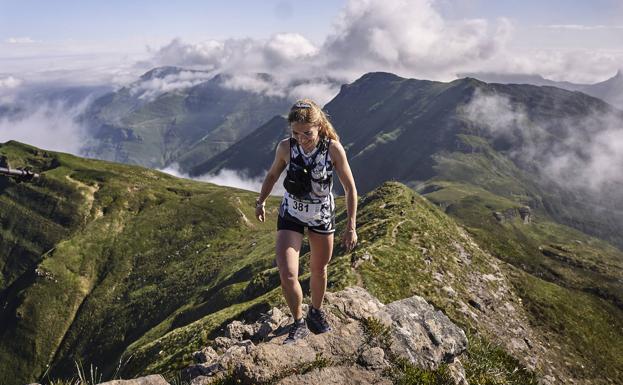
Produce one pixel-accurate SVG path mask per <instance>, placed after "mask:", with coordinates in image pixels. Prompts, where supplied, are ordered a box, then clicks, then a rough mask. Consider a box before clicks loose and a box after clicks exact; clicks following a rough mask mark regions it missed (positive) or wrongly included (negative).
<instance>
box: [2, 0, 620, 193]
mask: <svg viewBox="0 0 623 385" xmlns="http://www.w3.org/2000/svg"><path fill="white" fill-rule="evenodd" d="M161 66H178V67H183V68H186V69H188V71H183V72H181V73H179V74H174V75H171V76H166V77H163V78H153V79H149V80H139V77H140V75H141V74H143V73H145V72H147V71H149V70H151V69H153V68H156V67H161ZM621 68H623V0H522V1H519V0H315V1H313V2H310V1H305V2H304V1H295V0H261V1H260V0H253V1H252V0H228V1H205V0H203V1H199V0H185V1H175V2H174V1H165V0H124V1H120V0H109V1H106V2H103V1H92V0H82V1H78V0H55V1H44V0H19V1H17V0H10V1H9V0H0V111H1V109H2V108H3V105H4V106H7V105H9V106H10V105H11V103H17V102H16V101H20V100H21V99H19V98H20V97H22V96H23V95H25V94H26V95H28V94H29V93H30V94H33V95H36V94H37V93H38V92H39V91H40V90H41V89H45V87H48V88H47V89H50V87H51V86H52V88H53V87H60V88H62V87H67V86H108V87H112V88H116V87H123V86H128V87H130V90H131V92H134V93H135V95H139V97H141V98H154V97H157V96H158V95H159V94H161V93H163V92H169V91H173V90H176V89H180V88H185V87H189V86H192V85H195V84H198V83H200V82H202V81H205V80H206V79H209V78H210V77H211V76H214V75H215V74H217V73H226V74H228V75H230V76H228V77H227V79H228V80H227V81H226V82H225V83H224V86H225V87H229V88H232V89H244V90H247V91H253V92H258V93H264V94H268V95H279V96H284V97H288V98H290V99H292V100H294V99H296V98H299V97H302V96H306V97H312V98H313V99H315V100H316V101H318V102H319V103H320V104H324V103H327V102H328V101H330V100H331V98H333V97H334V96H335V95H336V94H337V92H338V91H339V85H340V84H344V83H349V82H352V81H354V80H356V79H357V78H359V77H360V76H362V75H363V74H365V73H367V72H372V71H386V72H392V73H395V74H397V75H400V76H403V77H410V78H418V79H430V80H437V81H451V80H454V79H456V78H457V77H458V76H461V74H466V73H473V72H497V73H514V74H517V73H521V74H540V75H542V76H544V77H546V78H548V79H552V80H558V81H563V80H564V81H570V82H575V83H596V82H600V81H603V80H606V79H608V78H610V77H612V76H613V75H614V74H615V73H616V72H617V70H619V69H621ZM191 70H192V71H191ZM258 73H268V74H270V75H272V77H271V78H270V79H267V78H266V77H257V76H255V75H256V74H258ZM31 100H34V102H31V103H30V106H29V105H27V104H23V103H22V106H21V108H22V110H21V112H20V113H19V114H17V115H16V116H14V117H13V118H11V117H9V118H6V117H5V118H0V142H3V141H6V140H9V139H16V140H20V141H23V142H26V143H31V144H34V145H37V146H40V147H44V148H48V149H51V150H57V151H67V152H72V153H79V152H80V148H81V141H80V138H81V135H83V134H84V132H85V128H84V127H82V126H80V124H79V123H78V120H77V119H76V117H77V116H79V115H80V114H81V112H82V111H83V110H84V108H85V106H87V105H88V102H89V100H83V101H82V102H81V103H79V104H74V105H65V104H58V103H39V102H38V101H37V99H31ZM481 104H482V105H475V107H474V111H480V110H483V108H484V109H487V111H489V112H490V113H489V114H482V113H480V114H475V115H474V116H476V117H479V118H482V116H489V115H491V114H493V115H494V116H496V117H498V116H510V117H513V119H514V120H517V119H518V118H517V119H516V117H517V116H521V113H520V112H517V111H512V110H509V108H506V107H505V106H506V105H507V103H506V102H505V101H504V100H501V101H499V100H496V101H495V103H492V102H491V101H490V100H485V101H484V102H483V103H481ZM483 106H484V107H483ZM485 107H486V108H485ZM513 119H511V120H513ZM587 121H590V119H587ZM617 122H618V121H617ZM617 124H618V123H617ZM615 126H616V127H615V128H613V129H611V130H610V129H608V130H606V131H604V132H605V133H606V134H607V135H604V136H603V138H602V139H603V140H601V139H600V141H599V143H600V146H601V147H599V148H598V149H596V150H595V157H594V159H595V162H593V163H590V164H594V166H595V167H592V166H591V167H589V168H586V175H589V176H590V175H596V174H597V173H596V172H595V170H596V169H601V168H604V167H603V166H604V165H612V164H620V163H621V150H620V149H621V148H623V136H622V135H620V132H621V130H620V127H619V126H618V125H615ZM608 127H609V126H608ZM612 133H614V134H612ZM66 138H74V140H73V141H72V140H67V139H66ZM537 147H538V146H537ZM537 147H535V148H537ZM604 149H605V150H604ZM603 154H610V155H608V156H605V157H604V156H603ZM563 155H565V156H559V157H558V158H556V159H553V160H552V162H550V163H552V164H555V165H558V166H557V168H556V170H554V171H556V172H555V173H554V174H556V173H558V174H560V175H563V174H564V172H561V171H560V170H562V171H565V170H568V169H575V168H577V165H578V162H577V161H576V159H575V158H573V157H571V158H570V157H569V156H567V153H565V154H563ZM591 159H592V158H591ZM606 168H607V167H606ZM615 169H616V170H620V168H615ZM565 172H566V171H565ZM556 175H557V174H556ZM603 175H605V177H604V178H601V179H599V180H597V182H595V183H594V185H595V186H597V187H598V188H599V187H600V186H601V185H602V184H603V181H604V180H605V181H607V180H611V179H612V176H611V175H610V174H603ZM220 177H222V179H225V180H229V179H231V178H232V176H231V175H229V174H227V175H221V176H220ZM234 177H235V176H234ZM622 178H623V177H622ZM617 180H618V179H617ZM254 183H255V184H257V183H259V182H258V181H255V182H254Z"/></svg>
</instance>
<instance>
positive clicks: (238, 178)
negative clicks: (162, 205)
mask: <svg viewBox="0 0 623 385" xmlns="http://www.w3.org/2000/svg"><path fill="white" fill-rule="evenodd" d="M160 171H162V172H165V173H167V174H170V175H173V176H176V177H178V178H185V179H193V180H198V181H201V182H208V183H213V184H216V185H219V186H227V187H235V188H240V189H243V190H249V191H254V192H257V193H259V192H260V189H261V188H262V183H263V182H264V178H265V176H266V175H265V174H264V175H262V176H259V177H256V178H250V177H249V176H248V175H247V174H246V173H245V172H244V171H236V170H227V169H223V170H221V171H219V172H218V173H216V174H205V175H201V176H198V177H190V176H189V175H188V174H185V173H183V172H181V171H180V170H179V166H178V165H177V164H172V165H170V166H169V167H166V168H164V169H161V170H160ZM282 178H283V175H282V176H281V178H280V180H279V181H277V183H275V187H274V188H273V191H272V192H271V195H277V196H279V195H283V193H284V192H285V190H284V189H283V187H282V185H283V179H282Z"/></svg>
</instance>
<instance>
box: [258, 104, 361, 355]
mask: <svg viewBox="0 0 623 385" xmlns="http://www.w3.org/2000/svg"><path fill="white" fill-rule="evenodd" d="M288 123H289V124H290V129H291V130H292V137H291V138H288V139H284V140H282V141H281V142H279V144H278V145H277V150H276V154H275V160H274V162H273V164H272V166H271V167H270V170H269V171H268V174H267V175H266V179H265V180H264V183H263V184H262V190H261V191H260V196H259V197H258V198H257V201H256V207H255V215H256V216H257V218H258V220H260V221H261V222H263V221H264V219H265V210H264V203H265V201H266V198H267V197H268V195H269V194H270V192H271V191H272V189H273V186H274V185H275V182H276V181H277V179H278V178H279V176H280V175H281V172H282V171H283V170H284V169H285V168H286V167H288V173H287V175H286V179H285V180H284V187H286V190H287V191H286V193H285V194H284V197H283V200H282V202H281V206H280V207H279V217H278V220H277V245H276V253H277V266H278V267H279V276H280V278H281V288H282V290H283V294H284V297H285V299H286V302H287V303H288V307H289V308H290V312H291V313H292V317H293V318H294V323H293V324H292V326H290V331H289V333H288V337H287V338H286V339H285V341H284V344H288V343H293V342H296V341H297V340H299V339H301V338H304V337H305V336H307V335H308V334H309V331H308V328H307V326H309V327H310V328H311V329H312V330H313V331H314V332H316V333H324V332H327V331H329V330H331V326H330V325H329V324H328V323H327V319H326V316H325V313H324V312H323V310H322V301H323V298H324V294H325V291H326V288H327V264H328V263H329V261H330V260H331V255H332V253H333V233H334V232H335V203H334V200H333V194H332V193H331V187H332V185H333V170H335V171H337V174H338V177H339V178H340V182H341V183H342V186H343V187H344V191H345V192H346V209H347V212H348V222H347V225H346V229H345V230H344V233H343V234H342V245H343V246H344V247H345V248H346V250H348V251H351V250H352V249H353V248H354V247H355V245H356V244H357V232H356V216H357V189H356V187H355V181H354V179H353V174H352V172H351V170H350V166H349V165H348V160H347V159H346V152H345V151H344V147H342V144H341V143H340V142H339V137H338V135H337V133H336V132H335V129H334V128H333V126H332V125H331V123H330V122H329V120H328V119H327V116H326V115H325V113H324V112H323V111H322V110H321V109H320V107H318V105H317V104H316V103H314V102H313V101H311V100H309V99H303V100H299V101H298V102H296V103H295V104H294V105H293V106H292V108H291V109H290V113H289V114H288ZM305 227H307V230H308V231H307V236H308V238H309V244H310V248H311V260H310V271H311V279H310V287H311V302H312V303H311V306H310V307H309V312H308V313H307V322H305V320H304V319H303V310H302V307H301V305H302V302H303V291H302V290H301V285H300V283H299V280H298V268H299V253H300V250H301V244H302V242H303V234H304V229H305Z"/></svg>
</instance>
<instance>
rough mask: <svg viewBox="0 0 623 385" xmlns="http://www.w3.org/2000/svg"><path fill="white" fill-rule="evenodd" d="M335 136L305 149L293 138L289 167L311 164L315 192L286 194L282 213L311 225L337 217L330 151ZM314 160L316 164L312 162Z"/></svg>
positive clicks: (284, 216)
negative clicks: (306, 150)
mask: <svg viewBox="0 0 623 385" xmlns="http://www.w3.org/2000/svg"><path fill="white" fill-rule="evenodd" d="M330 145H331V140H330V139H326V138H321V139H320V141H318V144H317V145H316V147H315V148H314V149H313V150H312V151H311V152H310V153H305V151H303V149H302V148H301V146H300V145H299V144H298V143H297V142H296V140H294V139H293V138H290V163H288V166H287V167H304V166H311V167H310V168H311V177H312V182H311V190H312V191H311V192H310V193H308V194H306V195H305V196H301V197H296V196H294V195H292V194H290V193H288V192H286V193H285V194H284V197H283V200H282V201H281V206H280V207H279V215H281V216H282V217H283V218H285V219H288V220H294V221H295V222H300V223H302V224H304V225H307V226H323V225H328V224H330V223H331V222H332V221H333V219H334V218H333V217H334V211H335V202H334V198H333V193H332V192H331V189H332V187H333V163H332V162H331V155H330V154H329V146H330ZM312 163H313V164H312Z"/></svg>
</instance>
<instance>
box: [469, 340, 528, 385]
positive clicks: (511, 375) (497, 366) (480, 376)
mask: <svg viewBox="0 0 623 385" xmlns="http://www.w3.org/2000/svg"><path fill="white" fill-rule="evenodd" d="M468 339H469V342H470V343H469V348H468V349H467V359H466V360H465V361H464V362H463V364H464V368H465V375H466V377H467V381H468V382H469V383H470V384H482V385H537V384H538V383H539V382H538V379H537V377H536V375H535V373H533V372H532V371H530V370H528V369H526V368H525V367H524V366H523V365H521V363H520V362H519V361H518V360H517V359H516V358H514V357H512V356H511V355H509V354H508V353H506V351H505V350H504V349H503V348H502V347H501V346H500V345H497V344H494V343H492V342H491V341H490V340H487V339H485V338H483V337H481V336H477V335H469V336H468Z"/></svg>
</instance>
